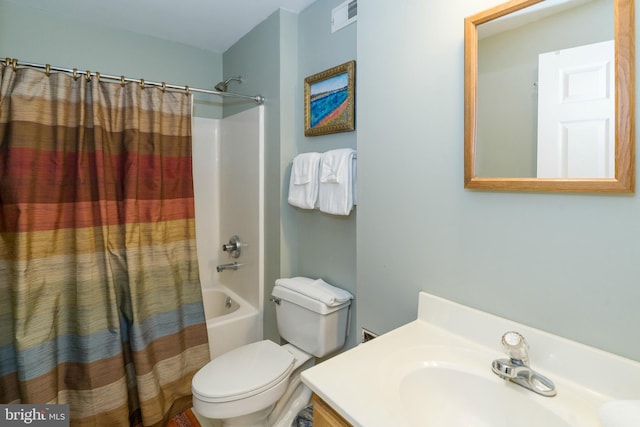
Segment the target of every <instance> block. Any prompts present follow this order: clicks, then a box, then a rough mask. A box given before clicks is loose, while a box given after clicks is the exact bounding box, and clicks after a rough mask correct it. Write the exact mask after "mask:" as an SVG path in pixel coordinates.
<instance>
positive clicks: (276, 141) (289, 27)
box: [223, 10, 298, 341]
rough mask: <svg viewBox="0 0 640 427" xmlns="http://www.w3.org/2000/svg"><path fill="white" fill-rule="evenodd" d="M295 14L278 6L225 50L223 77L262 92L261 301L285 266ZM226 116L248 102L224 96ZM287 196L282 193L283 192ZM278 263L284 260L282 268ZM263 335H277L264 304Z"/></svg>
mask: <svg viewBox="0 0 640 427" xmlns="http://www.w3.org/2000/svg"><path fill="white" fill-rule="evenodd" d="M297 18H298V17H297V15H295V14H293V13H290V12H286V11H283V10H279V11H276V12H275V13H273V14H272V15H271V16H270V17H269V18H267V19H266V20H265V21H264V22H262V23H261V24H260V25H258V26H257V27H256V28H254V29H253V30H252V31H251V32H249V33H248V34H247V35H245V36H244V37H243V38H242V39H240V41H238V42H237V43H236V44H234V45H233V46H232V47H231V48H230V49H229V50H227V51H226V52H225V53H224V55H223V60H224V76H225V78H229V77H232V76H238V75H240V76H242V79H243V83H242V84H241V85H239V86H234V87H233V88H232V89H234V90H236V89H237V91H238V92H242V93H249V94H256V93H261V94H262V95H263V96H264V97H265V100H266V102H265V242H264V247H265V278H264V282H265V300H268V299H269V296H270V295H271V289H272V288H273V283H274V282H275V280H276V279H277V278H278V277H281V275H282V273H281V270H284V271H288V270H289V265H290V264H291V262H290V260H289V258H288V251H286V250H285V251H284V252H285V254H284V256H281V254H282V252H283V250H282V249H281V246H282V247H285V248H286V247H287V246H288V245H287V241H283V242H281V239H282V236H283V235H284V234H285V232H284V230H285V228H286V227H287V226H289V225H290V222H289V221H288V220H285V219H283V218H282V217H281V215H282V204H283V202H282V180H283V179H284V178H283V176H284V173H285V164H286V163H285V160H283V159H287V158H289V157H290V156H291V155H292V154H291V153H292V150H293V146H294V132H293V126H292V117H293V115H294V110H295V106H296V102H295V82H296V79H297V63H296V53H297V52H296V50H297V31H298V27H297V22H298V21H297ZM224 105H225V107H224V115H225V116H228V115H231V114H234V113H237V112H238V111H242V110H245V109H247V108H251V107H252V105H251V103H247V102H242V101H237V100H233V99H225V102H224ZM285 200H286V195H285ZM282 264H284V265H285V267H284V268H282ZM264 332H265V338H270V339H272V340H274V341H277V340H278V332H277V328H276V325H275V310H274V308H273V306H272V305H271V304H265V317H264Z"/></svg>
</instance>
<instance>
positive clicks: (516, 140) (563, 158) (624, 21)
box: [464, 0, 635, 193]
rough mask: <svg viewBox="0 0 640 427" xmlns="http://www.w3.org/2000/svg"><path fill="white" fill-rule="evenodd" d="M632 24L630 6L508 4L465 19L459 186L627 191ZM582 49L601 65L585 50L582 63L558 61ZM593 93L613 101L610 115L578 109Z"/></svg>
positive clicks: (548, 1) (631, 181)
mask: <svg viewBox="0 0 640 427" xmlns="http://www.w3.org/2000/svg"><path fill="white" fill-rule="evenodd" d="M561 17H568V18H569V19H570V20H571V21H570V22H571V23H567V22H566V21H559V20H560V18H561ZM598 17H599V18H598ZM595 19H604V21H602V22H600V21H597V22H596V21H594V20H595ZM574 25H578V26H579V27H574ZM634 27H635V13H634V0H512V1H509V2H507V3H504V4H501V5H499V6H496V7H494V8H492V9H489V10H486V11H483V12H480V13H478V14H475V15H473V16H470V17H468V18H466V19H465V61H464V62H465V66H464V73H465V83H464V84H465V112H464V114H465V124H464V126H465V135H464V186H465V188H468V189H478V190H506V191H553V192H596V193H597V192H611V193H633V192H634V191H635V105H634V104H635V69H634V67H635V55H634V49H635V47H634V46H635V31H634V30H635V28H634ZM524 28H526V31H529V32H527V33H522V32H521V30H523V29H524ZM595 28H597V29H599V30H598V31H594V29H595ZM600 29H601V30H602V31H600ZM523 31H524V30H523ZM531 31H533V32H531ZM599 32H601V33H603V34H602V35H597V36H596V35H594V34H595V33H599ZM581 33H583V34H584V35H585V37H587V40H586V41H585V40H582V39H580V37H579V35H580V34H581ZM560 35H562V36H560ZM565 35H567V37H568V40H564V38H565V37H564V36H565ZM589 37H591V38H593V37H599V38H596V39H595V40H594V39H588V38H589ZM607 38H609V39H611V40H606V39H607ZM559 40H560V41H559ZM603 40H604V41H603ZM558 41H559V44H554V43H557V42H558ZM509 45H510V46H511V49H512V50H508V49H509V48H508V47H507V46H509ZM586 48H589V49H593V48H598V49H604V50H605V53H603V54H602V55H604V57H603V58H604V59H601V58H600V57H598V56H597V55H596V54H594V53H593V52H594V51H593V50H588V51H586V52H587V53H586V58H588V59H589V60H588V61H587V62H589V63H588V64H585V63H584V60H583V63H582V64H581V65H575V63H573V62H570V63H562V64H560V65H557V64H555V62H558V61H559V60H556V58H566V57H569V58H573V57H574V53H576V52H578V53H580V52H582V53H584V49H586ZM606 52H608V53H606ZM525 54H526V55H525ZM607 55H609V56H607ZM525 56H526V59H523V58H524V57H525ZM582 56H583V57H585V55H584V54H583V55H582ZM545 58H550V60H551V62H552V63H553V64H555V65H551V66H552V67H560V68H554V69H553V70H552V72H549V71H546V70H548V67H549V65H548V60H547V59H545ZM606 58H610V59H606ZM571 61H573V59H571ZM559 62H562V61H559ZM567 64H568V65H567ZM563 67H564V68H563ZM558 70H560V71H558ZM567 70H568V71H567ZM576 70H577V72H574V71H576ZM585 70H586V71H585ZM505 73H510V74H505ZM517 73H520V74H517ZM523 76H524V77H523ZM548 76H552V79H551V80H549V77H548ZM553 76H555V77H553ZM554 78H555V80H553V79H554ZM590 79H595V80H590ZM594 82H599V83H598V85H597V86H598V87H599V89H597V90H596V92H597V94H596V95H592V94H590V93H587V92H591V91H593V88H594V87H596V84H595V83H594ZM550 90H551V95H549V91H550ZM519 92H522V93H524V96H522V97H521V98H518V100H516V94H517V93H519ZM592 96H595V97H596V98H602V99H605V98H608V99H609V101H607V102H608V104H607V106H604V107H600V109H601V110H605V111H607V112H608V113H606V114H608V116H607V117H601V116H600V114H605V113H601V112H598V113H597V114H596V113H594V112H592V111H593V110H594V109H595V107H593V108H592V105H591V104H589V105H588V106H587V107H585V106H578V104H580V103H581V102H583V101H585V100H586V101H585V102H587V103H588V102H590V101H589V100H590V99H591V97H592ZM547 98H551V99H552V100H554V101H553V102H554V103H555V104H554V105H549V104H547V103H546V102H547V101H546V99H547ZM557 104H562V105H569V106H570V107H571V109H572V110H571V109H570V110H571V111H569V112H566V111H565V109H564V108H565V107H564V106H562V105H561V106H558V105H557ZM598 105H600V104H598ZM558 111H560V112H559V113H558ZM567 111H568V110H567ZM576 111H578V113H576ZM580 111H588V113H584V112H580ZM576 114H577V116H576ZM585 114H586V115H585ZM606 114H605V115H606ZM549 115H551V116H552V117H551V119H549V118H547V117H546V116H549ZM542 116H545V117H542ZM549 120H551V121H549ZM549 129H550V131H549ZM549 135H551V136H552V140H549V139H548V138H547V136H549ZM518 153H524V154H523V155H522V156H521V155H520V154H518Z"/></svg>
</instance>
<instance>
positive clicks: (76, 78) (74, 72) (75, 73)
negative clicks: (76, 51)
mask: <svg viewBox="0 0 640 427" xmlns="http://www.w3.org/2000/svg"><path fill="white" fill-rule="evenodd" d="M73 80H78V69H77V68H74V69H73Z"/></svg>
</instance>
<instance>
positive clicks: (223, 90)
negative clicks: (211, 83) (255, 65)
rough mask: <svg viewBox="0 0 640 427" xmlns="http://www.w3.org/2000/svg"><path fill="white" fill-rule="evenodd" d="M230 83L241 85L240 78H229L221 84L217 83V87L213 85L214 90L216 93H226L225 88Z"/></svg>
mask: <svg viewBox="0 0 640 427" xmlns="http://www.w3.org/2000/svg"><path fill="white" fill-rule="evenodd" d="M230 81H236V82H239V83H242V77H240V76H238V77H231V78H230V79H227V80H225V81H223V82H220V83H218V84H217V85H215V88H216V90H217V91H218V92H226V91H227V86H228V85H229V82H230Z"/></svg>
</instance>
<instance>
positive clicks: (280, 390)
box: [192, 278, 351, 427]
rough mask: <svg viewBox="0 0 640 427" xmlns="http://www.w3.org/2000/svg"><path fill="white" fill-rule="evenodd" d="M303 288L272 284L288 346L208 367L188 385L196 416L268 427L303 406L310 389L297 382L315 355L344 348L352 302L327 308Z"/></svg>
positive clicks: (256, 349) (239, 351)
mask: <svg viewBox="0 0 640 427" xmlns="http://www.w3.org/2000/svg"><path fill="white" fill-rule="evenodd" d="M300 279H304V278H300ZM287 280H291V279H287ZM304 280H310V279H304ZM297 285H299V284H297ZM301 286H302V288H298V289H297V290H295V289H291V288H289V287H284V286H279V285H278V284H277V282H276V286H275V287H274V288H273V292H272V297H273V298H272V301H274V302H275V303H276V318H277V325H278V331H279V333H280V336H281V337H282V338H283V339H285V340H286V341H288V344H285V345H282V346H279V345H277V344H275V343H274V342H273V341H269V340H264V341H259V342H255V343H252V344H247V345H244V346H241V347H238V348H236V349H234V350H231V351H229V352H227V353H225V354H222V355H220V356H218V357H217V358H215V359H214V360H212V361H211V362H209V363H207V364H206V365H205V366H204V367H203V368H202V369H200V370H199V371H198V372H197V373H196V374H195V376H194V377H193V381H192V392H193V409H194V410H195V412H196V413H198V414H199V415H201V416H203V417H206V418H212V419H219V420H222V425H223V426H224V427H232V426H233V427H236V426H238V427H239V426H243V427H248V426H251V427H271V426H273V425H280V424H282V425H284V424H285V422H284V421H282V418H283V416H284V415H286V413H287V410H288V408H287V406H288V405H289V406H291V404H292V402H294V401H296V402H300V405H302V406H303V405H304V404H306V402H307V401H308V399H309V395H310V391H309V390H308V389H307V388H306V387H305V386H304V385H303V384H302V383H301V382H300V372H301V371H302V370H304V369H307V368H309V367H310V366H312V365H313V363H314V359H313V357H314V356H315V357H323V356H325V355H327V354H329V353H331V352H333V351H335V350H337V349H339V348H341V347H342V346H343V345H344V343H345V339H346V335H347V330H348V326H347V324H348V318H349V306H350V304H351V300H347V301H346V302H340V303H338V304H335V305H333V304H332V305H328V304H326V303H324V302H321V301H320V300H318V299H315V298H313V297H312V296H313V292H306V289H305V288H304V286H306V284H305V283H302V285H301ZM340 291H341V292H345V291H342V290H340ZM307 295H311V296H307ZM300 405H298V406H300ZM274 408H275V409H274ZM298 409H301V408H298V407H295V406H294V408H293V411H294V412H295V413H297V410H298ZM289 412H291V410H290V409H289ZM276 413H277V414H276ZM283 413H284V415H282V414H283ZM295 413H294V415H295ZM286 422H288V424H289V425H291V421H290V420H289V419H287V421H286Z"/></svg>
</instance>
